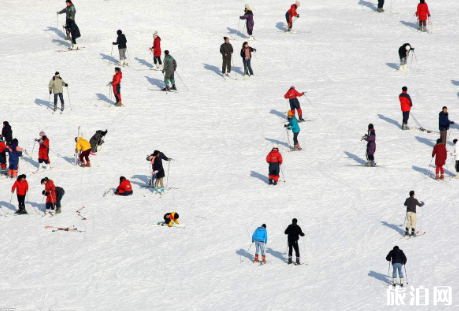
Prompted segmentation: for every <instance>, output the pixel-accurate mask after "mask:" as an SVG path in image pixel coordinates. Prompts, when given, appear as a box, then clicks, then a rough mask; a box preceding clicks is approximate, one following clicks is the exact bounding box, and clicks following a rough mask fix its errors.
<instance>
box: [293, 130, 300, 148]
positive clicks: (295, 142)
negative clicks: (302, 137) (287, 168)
mask: <svg viewBox="0 0 459 311" xmlns="http://www.w3.org/2000/svg"><path fill="white" fill-rule="evenodd" d="M298 134H300V132H298V133H293V144H294V145H295V146H296V145H298Z"/></svg>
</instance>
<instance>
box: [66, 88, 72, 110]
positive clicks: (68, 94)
mask: <svg viewBox="0 0 459 311" xmlns="http://www.w3.org/2000/svg"><path fill="white" fill-rule="evenodd" d="M67 97H68V98H69V105H70V110H73V109H72V102H71V101H70V89H69V87H68V86H67Z"/></svg>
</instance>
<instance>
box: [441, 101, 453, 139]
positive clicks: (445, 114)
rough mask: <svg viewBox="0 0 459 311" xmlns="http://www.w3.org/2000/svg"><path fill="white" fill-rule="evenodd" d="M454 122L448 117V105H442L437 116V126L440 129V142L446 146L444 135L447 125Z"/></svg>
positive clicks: (447, 128) (445, 134)
mask: <svg viewBox="0 0 459 311" xmlns="http://www.w3.org/2000/svg"><path fill="white" fill-rule="evenodd" d="M451 124H454V122H453V121H450V120H449V117H448V107H446V106H443V110H442V111H441V112H440V114H439V116H438V127H439V130H440V138H441V141H442V143H443V144H444V145H445V146H446V138H447V137H446V136H447V133H448V130H449V126H450V125H451Z"/></svg>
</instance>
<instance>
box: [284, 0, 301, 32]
mask: <svg viewBox="0 0 459 311" xmlns="http://www.w3.org/2000/svg"><path fill="white" fill-rule="evenodd" d="M299 6H300V2H298V1H297V2H295V4H292V6H291V7H290V10H288V11H287V13H285V19H286V20H287V31H291V30H292V26H293V21H292V19H293V17H296V18H300V14H298V13H297V12H296V9H298V7H299Z"/></svg>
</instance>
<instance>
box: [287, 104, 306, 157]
mask: <svg viewBox="0 0 459 311" xmlns="http://www.w3.org/2000/svg"><path fill="white" fill-rule="evenodd" d="M284 127H286V128H287V129H289V130H291V131H292V133H293V145H294V146H293V149H292V150H293V151H294V150H298V151H299V150H301V149H302V148H301V147H300V144H299V143H298V135H299V134H300V126H299V125H298V120H297V119H296V117H295V116H294V115H293V113H292V111H291V110H289V111H288V124H285V125H284Z"/></svg>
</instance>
